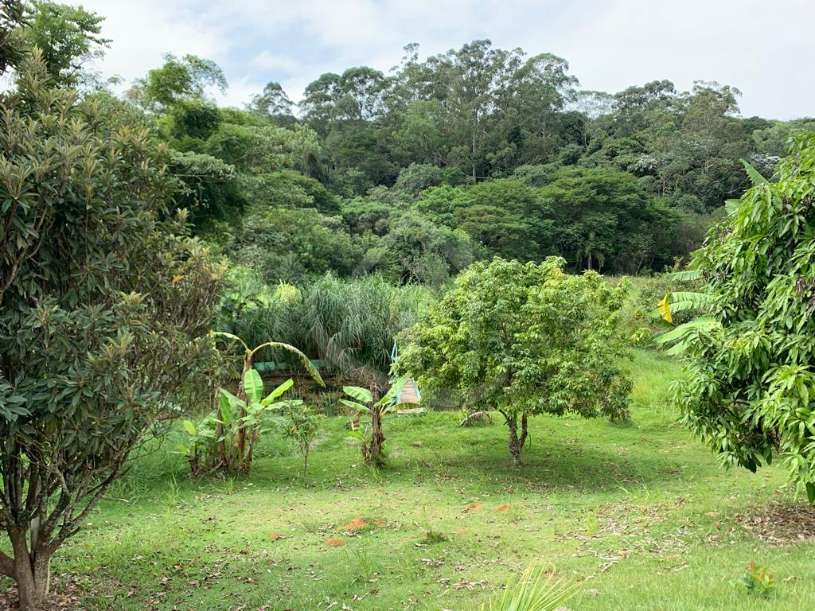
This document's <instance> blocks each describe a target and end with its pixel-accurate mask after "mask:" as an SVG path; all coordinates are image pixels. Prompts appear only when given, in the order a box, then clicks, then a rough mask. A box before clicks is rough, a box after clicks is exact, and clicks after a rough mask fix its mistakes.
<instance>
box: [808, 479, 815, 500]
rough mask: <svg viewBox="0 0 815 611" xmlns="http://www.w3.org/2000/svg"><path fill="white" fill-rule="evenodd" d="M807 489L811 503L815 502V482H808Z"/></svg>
mask: <svg viewBox="0 0 815 611" xmlns="http://www.w3.org/2000/svg"><path fill="white" fill-rule="evenodd" d="M806 489H807V499H808V500H809V502H810V503H812V504H815V483H812V482H807V483H806Z"/></svg>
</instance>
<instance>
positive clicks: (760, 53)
mask: <svg viewBox="0 0 815 611" xmlns="http://www.w3.org/2000/svg"><path fill="white" fill-rule="evenodd" d="M63 1H66V0H63ZM67 1H69V2H71V3H72V4H81V5H83V6H84V7H85V8H86V9H90V10H93V11H95V12H97V13H99V14H100V15H103V16H105V17H106V21H105V22H104V24H103V33H104V35H106V36H107V37H108V38H111V39H112V40H113V42H112V44H111V47H110V49H108V51H107V53H106V55H105V57H104V59H102V60H101V61H98V62H96V65H95V66H94V67H95V68H96V69H97V70H99V71H100V72H101V73H102V74H103V75H104V76H114V75H116V76H119V77H122V78H123V79H124V81H125V82H128V83H129V82H131V81H133V80H134V79H136V78H139V77H141V76H143V75H144V74H145V73H146V72H147V71H148V70H149V69H150V68H154V67H156V66H159V65H161V63H162V57H163V55H164V54H165V53H173V54H176V55H183V54H186V53H191V54H194V55H198V56H201V57H205V58H208V59H212V60H214V61H215V62H217V63H218V64H219V65H220V66H221V67H222V68H223V70H224V72H225V74H226V77H227V80H228V81H229V90H228V91H227V92H226V94H224V95H223V96H220V99H219V101H220V102H222V103H225V104H229V105H234V106H243V105H244V104H245V103H246V102H248V101H249V100H250V99H251V97H252V95H253V94H255V93H259V92H260V91H261V90H262V89H263V86H264V85H265V84H266V83H267V82H269V81H279V82H280V83H281V84H282V85H283V87H284V89H285V90H286V91H287V92H288V94H289V96H290V97H291V98H292V99H294V100H298V99H300V98H301V96H302V91H303V89H304V88H305V86H306V85H307V84H308V83H309V82H311V81H312V80H314V79H316V78H317V77H318V76H319V75H320V74H322V73H324V72H342V71H343V70H345V69H346V68H348V67H351V66H358V65H368V66H372V67H374V68H377V69H380V70H382V71H383V72H387V71H388V70H390V68H392V67H393V66H395V65H397V64H398V63H399V60H400V58H401V57H402V55H403V52H402V48H403V47H404V46H405V45H406V44H408V43H413V42H415V43H419V45H420V54H421V55H422V57H424V56H426V55H432V54H435V53H440V52H444V51H447V50H448V49H451V48H458V47H460V46H461V45H463V44H464V43H466V42H469V41H471V40H475V39H482V38H488V39H490V40H491V41H492V42H493V44H494V45H495V46H496V47H500V48H506V49H509V48H515V47H521V48H522V49H524V51H526V52H527V53H529V54H536V53H542V52H548V53H554V54H556V55H559V56H560V57H563V58H565V59H566V60H567V61H568V62H569V65H570V72H571V74H573V75H574V76H576V77H577V78H578V79H579V80H580V84H581V87H582V88H583V89H588V90H600V91H608V92H612V93H613V92H616V91H620V90H622V89H625V88H626V87H629V86H631V85H639V84H643V83H646V82H648V81H652V80H662V79H669V80H671V81H673V82H674V83H675V84H676V85H677V87H678V88H679V89H683V90H686V89H690V87H692V85H693V82H694V81H696V80H703V81H718V82H720V83H722V84H728V85H733V86H735V87H737V88H738V89H740V90H741V91H742V94H743V95H742V97H741V99H740V106H741V111H742V114H743V115H744V116H752V115H759V116H763V117H768V118H777V119H791V118H796V117H803V116H815V69H814V68H815V36H813V35H812V24H813V23H815V0H670V1H669V0H537V1H535V0H399V1H397V0H334V1H331V0H289V1H283V0H265V1H264V0H82V1H81V2H80V1H71V0H67Z"/></svg>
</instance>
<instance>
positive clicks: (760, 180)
mask: <svg viewBox="0 0 815 611" xmlns="http://www.w3.org/2000/svg"><path fill="white" fill-rule="evenodd" d="M741 165H743V166H744V171H745V172H747V176H749V177H750V182H752V183H753V186H754V187H758V186H759V185H766V184H769V181H768V180H767V179H766V178H764V177H763V176H762V175H761V174H760V173H759V171H758V170H756V169H755V168H754V167H753V166H752V165H750V164H749V163H748V162H747V161H745V160H744V159H742V160H741Z"/></svg>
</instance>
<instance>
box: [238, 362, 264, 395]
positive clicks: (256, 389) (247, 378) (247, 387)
mask: <svg viewBox="0 0 815 611" xmlns="http://www.w3.org/2000/svg"><path fill="white" fill-rule="evenodd" d="M243 391H244V392H245V393H246V398H247V399H248V400H249V403H259V402H260V397H261V395H262V394H263V378H261V377H260V374H259V373H258V372H257V370H255V369H249V370H248V371H247V372H246V373H245V374H243Z"/></svg>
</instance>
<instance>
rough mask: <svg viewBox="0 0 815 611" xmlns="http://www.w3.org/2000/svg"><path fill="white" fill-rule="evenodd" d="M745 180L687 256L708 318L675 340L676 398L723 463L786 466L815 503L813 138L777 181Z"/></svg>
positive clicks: (797, 149)
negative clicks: (680, 366) (727, 210)
mask: <svg viewBox="0 0 815 611" xmlns="http://www.w3.org/2000/svg"><path fill="white" fill-rule="evenodd" d="M750 173H751V175H752V178H753V180H754V183H755V184H754V186H753V187H752V188H751V189H749V190H748V191H747V192H746V193H745V194H744V196H743V197H742V198H741V200H740V201H739V203H738V205H737V206H736V207H735V208H734V210H733V213H732V214H731V215H730V216H729V217H728V218H727V219H725V220H724V221H722V222H721V223H719V224H718V225H716V226H714V227H713V228H712V229H711V231H710V233H709V234H708V238H707V244H706V246H705V247H704V248H702V249H701V250H699V251H698V252H697V253H696V255H695V258H694V267H695V269H697V270H698V271H699V272H700V273H701V276H702V278H703V279H704V280H705V281H706V285H705V292H706V293H707V298H706V299H705V302H704V304H701V305H703V306H704V309H705V310H706V312H707V315H706V316H704V317H701V318H698V319H696V320H694V321H692V322H691V323H688V324H686V325H684V326H682V327H678V328H677V329H676V330H674V331H673V332H672V337H671V338H670V339H672V340H674V341H676V342H678V343H677V348H678V349H679V350H681V351H682V352H683V353H684V355H685V358H686V377H685V379H684V380H683V381H682V383H681V384H678V385H677V386H676V389H675V391H676V397H677V400H678V402H679V404H680V406H681V408H682V411H683V414H684V416H683V419H684V422H685V424H686V425H688V426H689V427H690V428H691V430H693V431H694V432H695V433H696V434H697V435H698V436H699V437H701V438H702V439H703V440H704V441H705V442H707V443H708V444H709V445H710V446H711V447H712V448H713V449H714V450H715V451H716V452H719V453H720V454H721V456H722V458H723V459H724V461H725V462H726V463H729V464H738V465H741V466H743V467H746V468H748V469H750V470H751V471H755V470H756V469H757V468H758V467H760V466H761V465H762V464H768V463H769V462H770V461H771V460H772V458H773V457H774V456H775V455H780V456H783V457H784V459H785V461H786V464H787V466H788V468H789V472H790V477H791V479H792V480H793V481H794V482H796V484H798V485H799V486H800V488H802V489H804V490H806V492H807V494H808V497H809V499H810V501H813V502H815V317H813V313H815V208H814V207H813V201H815V135H809V136H807V137H802V138H800V139H799V140H797V142H796V144H795V146H794V147H793V149H792V151H791V154H790V155H789V156H788V157H787V158H786V159H785V160H784V161H783V162H782V163H781V165H780V167H779V171H778V176H777V178H778V179H777V181H775V182H768V181H767V180H764V179H763V178H761V176H760V175H758V174H757V173H756V172H755V171H753V170H750ZM697 301H698V300H697Z"/></svg>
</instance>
